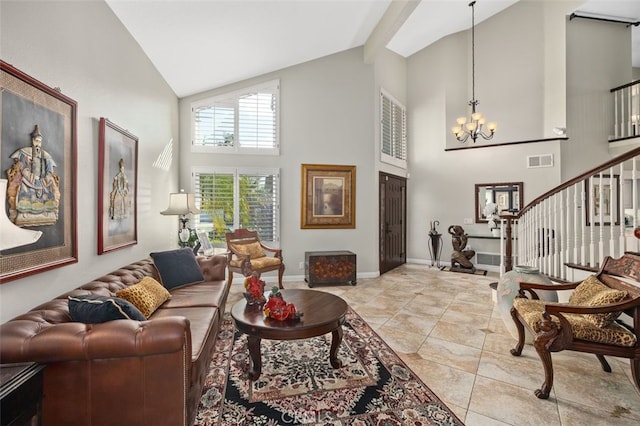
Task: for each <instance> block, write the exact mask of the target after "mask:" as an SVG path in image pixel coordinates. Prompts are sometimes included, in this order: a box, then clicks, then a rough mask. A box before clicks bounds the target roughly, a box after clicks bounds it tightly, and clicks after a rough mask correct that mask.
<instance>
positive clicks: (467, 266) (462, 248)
mask: <svg viewBox="0 0 640 426" xmlns="http://www.w3.org/2000/svg"><path fill="white" fill-rule="evenodd" d="M448 232H449V234H451V244H452V245H453V253H451V270H452V271H455V272H467V273H474V272H475V271H476V268H475V267H474V266H473V263H472V262H471V260H469V259H471V258H472V257H473V256H475V254H476V252H475V251H474V250H470V249H467V248H466V247H467V238H468V237H467V234H465V232H464V228H462V226H460V225H451V226H450V227H449V230H448ZM457 265H459V266H457Z"/></svg>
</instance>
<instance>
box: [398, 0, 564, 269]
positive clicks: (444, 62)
mask: <svg viewBox="0 0 640 426" xmlns="http://www.w3.org/2000/svg"><path fill="white" fill-rule="evenodd" d="M514 22H518V25H517V26H516V25H513V23H514ZM553 22H555V25H556V27H557V26H559V25H561V24H560V23H559V21H558V20H556V21H553V20H551V23H553ZM551 23H549V19H548V17H545V10H544V9H543V5H541V4H538V3H531V2H519V3H517V4H516V5H514V6H512V7H510V8H508V9H506V10H504V11H503V12H501V13H500V14H498V15H496V16H495V17H493V18H491V19H488V20H486V21H484V22H482V23H481V24H480V25H478V26H477V27H476V98H477V99H479V100H480V105H479V110H480V111H482V112H483V113H485V116H487V118H488V119H489V120H493V121H497V122H498V126H499V127H498V132H497V134H496V136H495V138H494V139H493V140H491V141H484V140H480V139H479V140H478V142H477V144H476V145H479V146H487V145H491V144H493V143H500V142H513V141H521V140H531V139H540V138H543V137H545V136H546V134H547V131H546V129H545V128H544V126H545V123H547V122H548V121H549V120H559V121H562V120H564V111H563V110H562V109H556V110H555V111H554V110H551V109H549V110H548V111H545V105H546V104H547V101H546V100H545V97H557V98H558V99H563V95H562V94H557V93H555V92H551V93H549V92H546V91H545V90H543V87H544V81H545V66H544V64H545V57H547V56H553V55H555V54H557V53H550V52H549V51H547V50H546V49H545V46H546V44H545V43H548V42H547V41H545V36H544V31H543V28H544V25H547V27H548V26H549V25H551ZM559 31H561V29H559V28H556V32H559ZM470 42H471V41H470V35H469V32H461V33H457V34H453V35H451V36H449V37H445V38H444V39H442V40H440V41H438V42H437V43H435V44H433V45H431V46H429V47H427V48H425V49H423V50H422V51H420V52H418V53H416V54H415V55H413V56H411V57H410V58H409V59H408V65H407V68H408V72H407V74H408V78H407V87H408V88H409V89H408V107H409V117H408V122H409V137H410V152H411V156H410V160H411V161H410V164H409V173H410V176H411V179H410V186H409V191H408V193H409V195H408V198H409V200H410V215H409V221H408V228H409V230H410V232H409V247H408V257H410V258H411V259H414V260H418V259H425V258H427V259H428V258H429V251H428V245H427V244H428V238H427V232H428V230H429V222H430V221H433V220H438V221H439V222H440V226H439V227H438V230H439V231H440V233H442V234H443V239H444V248H443V253H442V260H443V261H445V262H448V261H449V259H450V255H451V251H452V246H451V238H450V236H449V235H448V234H447V229H448V227H449V226H451V225H456V224H458V225H462V226H463V227H464V228H465V230H466V231H467V233H468V234H470V235H488V234H489V230H488V227H487V225H486V224H475V223H471V224H466V223H465V221H468V220H469V219H471V220H472V221H473V218H474V217H475V216H474V210H475V201H474V200H475V198H474V188H475V184H476V183H490V182H520V181H522V182H524V201H525V204H526V203H527V202H530V201H532V200H533V198H534V197H535V196H537V195H539V194H541V193H543V192H544V191H547V190H548V189H550V188H552V187H553V186H555V185H557V184H558V183H560V167H559V162H560V142H557V141H549V142H540V143H532V144H518V145H511V146H496V147H491V146H488V147H486V148H482V149H469V150H464V149H462V150H454V151H445V148H460V147H462V146H463V145H461V144H460V143H459V142H458V141H456V140H455V138H454V137H453V136H452V135H451V132H450V128H451V127H452V126H453V125H454V124H455V119H456V117H458V116H460V115H463V114H465V112H466V114H467V115H468V112H467V111H468V109H466V104H467V101H468V100H469V99H470V97H471V94H470V93H471V92H470V90H471V89H470V84H471V82H470V67H471V62H470V58H469V59H468V61H467V60H465V57H464V56H461V52H467V53H469V55H470V50H469V45H470ZM505 52H508V54H505ZM546 68H547V69H550V68H551V69H553V70H554V72H555V73H559V72H561V71H558V70H555V68H553V67H550V66H548V67H546ZM560 70H561V68H560ZM549 72H551V71H549ZM465 83H467V84H468V85H469V86H466V85H465ZM562 84H563V83H562V82H560V83H558V85H562ZM466 144H467V145H472V142H470V141H468V142H467V143H466ZM540 154H552V155H553V157H554V161H555V165H554V167H551V168H539V169H528V168H527V167H526V159H527V156H528V155H540ZM469 244H470V245H471V246H472V248H474V249H476V250H478V251H481V252H494V253H495V252H497V251H498V246H497V244H496V243H495V241H487V240H479V239H472V240H470V241H469Z"/></svg>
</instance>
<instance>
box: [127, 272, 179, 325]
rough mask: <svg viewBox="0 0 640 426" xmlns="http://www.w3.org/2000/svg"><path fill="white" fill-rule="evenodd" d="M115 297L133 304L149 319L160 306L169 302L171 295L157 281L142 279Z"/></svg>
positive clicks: (148, 278)
mask: <svg viewBox="0 0 640 426" xmlns="http://www.w3.org/2000/svg"><path fill="white" fill-rule="evenodd" d="M116 296H118V297H121V298H123V299H125V300H128V301H129V302H131V303H133V305H134V306H135V307H136V308H138V309H139V310H140V312H142V315H144V316H145V318H149V316H151V314H152V313H153V312H154V311H155V310H156V309H158V307H159V306H160V305H162V304H163V303H164V302H165V301H166V300H169V298H170V297H171V294H170V293H169V292H168V291H167V289H166V288H164V287H163V286H162V284H160V283H159V282H158V281H156V280H154V279H153V278H151V277H144V278H143V279H142V281H140V282H139V283H138V284H134V285H132V286H129V287H125V288H123V289H122V290H118V291H117V292H116Z"/></svg>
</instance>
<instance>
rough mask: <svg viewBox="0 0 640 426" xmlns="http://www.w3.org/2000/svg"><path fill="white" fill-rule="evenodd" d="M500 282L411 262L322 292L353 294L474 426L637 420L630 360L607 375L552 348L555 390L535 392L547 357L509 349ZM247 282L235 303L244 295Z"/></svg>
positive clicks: (586, 358) (237, 288)
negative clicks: (494, 293) (494, 295)
mask: <svg viewBox="0 0 640 426" xmlns="http://www.w3.org/2000/svg"><path fill="white" fill-rule="evenodd" d="M265 280H266V281H267V286H268V287H269V286H271V285H273V282H274V280H273V277H269V276H266V277H265ZM497 280H498V278H497V276H496V275H495V274H494V276H491V275H489V276H486V277H483V276H474V275H467V274H460V273H453V272H443V271H439V270H438V269H437V268H433V267H428V266H425V265H416V264H406V265H403V266H401V267H399V268H396V269H394V270H392V271H390V272H388V273H386V274H384V275H382V276H381V277H378V278H370V279H360V280H359V281H358V284H357V285H356V286H348V285H345V286H342V285H339V286H337V285H336V286H333V285H328V286H317V287H314V289H316V290H322V291H328V292H331V293H333V294H336V295H339V296H340V297H342V298H343V299H344V300H346V301H347V302H348V303H349V305H351V307H352V308H353V309H354V310H355V311H356V312H357V313H358V314H360V316H362V317H363V318H364V319H365V320H366V321H367V322H368V323H369V324H370V325H371V326H372V327H373V328H374V329H375V330H376V332H377V333H378V334H379V335H380V336H381V337H382V338H383V339H384V340H385V341H386V342H387V343H388V344H389V345H390V346H391V347H392V348H393V349H394V350H395V351H396V352H397V353H398V354H400V355H401V357H402V359H403V360H404V361H405V362H406V363H407V365H408V366H409V367H410V368H411V369H412V370H413V371H414V372H415V373H416V374H418V375H419V376H420V378H421V379H422V380H423V381H424V382H425V383H426V384H427V385H428V386H429V387H430V388H431V389H432V390H433V391H434V392H435V393H436V394H437V395H438V397H439V398H440V399H442V400H443V401H444V402H445V403H446V404H447V405H448V406H449V407H450V408H451V409H452V410H453V411H454V412H455V413H456V415H457V416H458V417H460V419H461V420H463V421H464V422H465V424H466V425H468V426H474V425H482V426H485V425H487V426H492V425H516V426H522V425H545V426H547V425H548V426H554V425H562V426H574V425H575V426H585V425H589V426H591V425H607V426H613V425H639V424H640V394H639V393H638V391H637V390H636V388H635V387H634V385H633V383H632V381H631V379H630V375H631V374H630V367H629V361H628V360H626V359H620V358H611V357H608V359H609V363H610V364H611V367H612V369H613V371H612V373H605V372H604V371H602V369H601V367H600V363H599V362H598V360H597V358H596V357H595V356H594V355H590V354H581V353H576V352H568V351H565V352H559V353H554V354H552V359H553V365H554V378H555V381H554V386H553V388H552V390H551V395H550V396H549V399H548V400H540V399H538V398H536V397H535V395H534V394H533V391H534V390H535V389H537V388H538V387H540V385H541V384H542V382H543V381H544V372H543V370H542V363H541V361H540V359H539V358H538V355H537V354H536V352H535V350H534V349H533V347H532V346H531V345H525V348H524V350H523V353H522V356H520V357H514V356H512V355H511V354H510V353H509V349H511V348H512V347H513V346H514V344H515V339H514V338H513V337H512V336H511V335H510V334H509V332H508V331H507V329H506V328H505V325H504V322H503V321H502V317H501V316H500V312H499V310H498V309H497V307H495V308H494V304H493V302H492V300H491V289H490V288H489V283H490V282H493V281H497ZM240 282H241V281H240V280H238V279H236V280H235V282H234V284H233V286H232V289H231V293H230V296H229V305H228V306H231V304H232V303H234V302H235V301H237V300H238V299H239V298H241V297H242V295H241V293H242V291H243V287H242V285H238V284H240ZM284 286H285V287H286V288H307V286H306V284H305V283H304V282H285V283H284Z"/></svg>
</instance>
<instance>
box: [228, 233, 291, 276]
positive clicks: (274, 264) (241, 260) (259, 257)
mask: <svg viewBox="0 0 640 426" xmlns="http://www.w3.org/2000/svg"><path fill="white" fill-rule="evenodd" d="M226 239H227V267H228V270H229V285H231V283H232V281H233V273H234V272H237V273H240V274H242V275H243V276H245V277H248V276H250V275H251V274H252V273H253V272H257V273H258V275H260V274H262V273H263V272H268V271H278V287H280V288H284V287H282V275H283V274H284V262H283V261H282V249H275V248H271V247H269V246H266V245H264V244H262V242H261V241H260V237H259V236H258V232H256V231H250V230H248V229H245V228H240V229H235V230H234V231H233V232H228V233H227V234H226ZM265 252H267V253H272V254H271V255H267V253H265Z"/></svg>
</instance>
